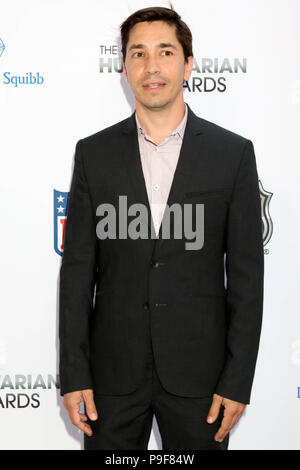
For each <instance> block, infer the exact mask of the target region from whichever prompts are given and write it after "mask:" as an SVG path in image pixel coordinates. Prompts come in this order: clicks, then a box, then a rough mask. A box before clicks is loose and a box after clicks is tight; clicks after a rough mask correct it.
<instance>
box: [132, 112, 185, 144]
mask: <svg viewBox="0 0 300 470" xmlns="http://www.w3.org/2000/svg"><path fill="white" fill-rule="evenodd" d="M184 106H185V113H184V116H183V118H182V120H181V122H180V123H179V124H178V126H177V127H176V129H174V131H173V132H171V133H170V134H169V135H168V136H167V137H169V136H170V135H176V134H178V135H179V136H180V137H181V139H183V135H184V131H185V126H186V121H187V114H188V109H187V105H186V103H184ZM135 120H136V125H137V129H138V130H139V131H140V133H141V134H143V135H144V136H145V137H147V138H148V139H149V140H150V137H149V136H148V135H147V133H146V131H145V129H144V128H143V127H142V126H141V124H140V122H139V120H138V117H137V114H136V112H135Z"/></svg>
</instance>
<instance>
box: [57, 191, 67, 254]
mask: <svg viewBox="0 0 300 470" xmlns="http://www.w3.org/2000/svg"><path fill="white" fill-rule="evenodd" d="M68 198H69V193H68V192H63V191H57V190H56V189H54V190H53V206H54V207H53V214H54V250H55V251H56V253H57V254H58V255H60V256H62V254H63V251H64V239H65V228H66V220H67V216H66V213H67V205H68Z"/></svg>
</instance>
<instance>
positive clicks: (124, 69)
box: [123, 60, 128, 81]
mask: <svg viewBox="0 0 300 470" xmlns="http://www.w3.org/2000/svg"><path fill="white" fill-rule="evenodd" d="M123 74H124V75H125V77H126V80H127V81H128V78H127V70H126V65H125V62H124V60H123Z"/></svg>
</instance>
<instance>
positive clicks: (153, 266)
mask: <svg viewBox="0 0 300 470" xmlns="http://www.w3.org/2000/svg"><path fill="white" fill-rule="evenodd" d="M151 266H152V268H158V266H159V262H158V261H154V260H152V261H151Z"/></svg>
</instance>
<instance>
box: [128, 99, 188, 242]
mask: <svg viewBox="0 0 300 470" xmlns="http://www.w3.org/2000/svg"><path fill="white" fill-rule="evenodd" d="M184 104H185V103H184ZM187 113H188V110H187V105H186V104H185V114H184V117H183V119H182V121H181V122H180V123H179V125H178V126H177V127H176V129H174V131H173V132H171V133H170V134H169V135H168V136H167V137H166V138H165V139H164V140H163V142H161V143H160V144H158V145H157V144H155V143H154V142H153V141H152V140H151V137H149V136H148V135H147V133H146V131H145V130H144V129H143V128H142V126H141V125H140V123H139V120H138V117H137V114H136V113H135V119H136V124H137V130H138V140H139V149H140V155H141V162H142V168H143V173H144V178H145V182H146V188H147V193H148V199H149V204H150V208H151V214H152V218H153V223H154V228H155V232H156V234H157V235H158V232H159V228H160V225H161V221H162V218H163V214H164V210H165V207H166V204H167V200H168V196H169V192H170V189H171V185H172V181H173V177H174V172H175V169H176V166H177V162H178V158H179V153H180V149H181V145H182V139H183V136H184V131H185V126H186V121H187Z"/></svg>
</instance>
